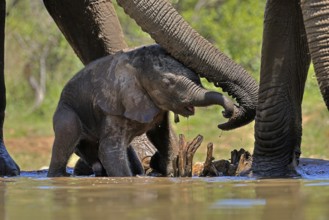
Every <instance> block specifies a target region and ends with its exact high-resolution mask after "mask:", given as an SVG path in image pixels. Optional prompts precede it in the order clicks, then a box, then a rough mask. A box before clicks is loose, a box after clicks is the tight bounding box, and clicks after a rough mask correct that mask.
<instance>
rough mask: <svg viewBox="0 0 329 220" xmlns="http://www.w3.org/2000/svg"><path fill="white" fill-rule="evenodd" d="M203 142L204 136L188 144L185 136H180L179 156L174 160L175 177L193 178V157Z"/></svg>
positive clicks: (199, 136)
mask: <svg viewBox="0 0 329 220" xmlns="http://www.w3.org/2000/svg"><path fill="white" fill-rule="evenodd" d="M202 141H203V136H201V135H198V136H197V137H196V138H194V140H193V141H192V142H191V143H190V142H186V140H185V136H184V135H183V134H180V135H179V150H178V155H177V156H176V157H175V158H174V160H173V169H174V177H191V176H192V165H193V157H194V154H195V152H196V151H197V149H198V148H199V147H200V145H201V143H202Z"/></svg>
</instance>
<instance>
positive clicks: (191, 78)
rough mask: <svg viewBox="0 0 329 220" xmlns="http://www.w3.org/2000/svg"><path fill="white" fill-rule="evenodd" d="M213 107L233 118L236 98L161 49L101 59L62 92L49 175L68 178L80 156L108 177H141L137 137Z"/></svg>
mask: <svg viewBox="0 0 329 220" xmlns="http://www.w3.org/2000/svg"><path fill="white" fill-rule="evenodd" d="M213 104H218V105H222V106H223V107H224V109H225V112H224V116H225V117H231V116H232V115H233V111H234V104H233V103H232V102H231V101H230V100H228V99H227V98H226V97H224V96H222V94H220V93H217V92H212V91H208V90H206V89H204V88H203V87H202V86H201V84H200V80H199V78H198V76H197V75H196V74H195V73H194V72H192V71H191V70H189V69H188V68H186V67H185V66H183V65H182V64H180V63H179V62H178V61H176V60H175V59H174V58H172V57H171V56H170V55H169V54H167V53H166V51H165V50H164V49H162V48H161V47H160V46H158V45H151V46H147V47H141V48H138V49H133V50H128V51H121V52H118V53H116V54H115V55H110V56H106V57H104V58H101V59H98V60H96V61H94V62H92V63H90V64H89V65H87V66H86V67H85V68H84V69H82V70H81V71H80V72H78V73H77V74H76V75H75V76H74V77H73V78H72V79H71V80H70V81H69V82H68V83H67V85H66V86H65V87H64V89H63V91H62V94H61V97H60V100H59V103H58V106H57V109H56V112H55V114H54V118H53V126H54V132H55V141H54V144H53V150H52V157H51V162H50V167H49V172H48V176H49V177H56V176H67V175H68V174H67V173H66V165H67V162H68V159H69V158H70V156H71V155H72V154H73V153H74V152H77V153H78V154H79V153H80V154H81V155H82V159H85V160H87V161H85V162H86V163H87V164H88V165H89V166H90V167H91V168H93V169H96V170H97V172H100V171H99V170H100V169H101V168H100V167H103V169H105V172H106V174H107V175H108V176H132V175H135V174H136V173H138V172H139V171H138V169H136V167H141V165H140V164H138V163H140V162H139V161H138V160H137V159H136V158H135V156H134V155H136V154H135V153H134V152H131V149H129V144H130V142H131V141H132V140H133V138H134V137H136V136H138V135H141V134H143V133H145V132H146V131H148V130H150V129H152V128H154V127H155V126H157V125H158V123H159V122H160V121H161V120H162V119H163V117H164V115H165V114H166V113H167V112H168V111H173V112H174V113H176V114H180V115H182V116H185V117H188V116H190V115H193V114H194V106H209V105H213ZM88 152H91V153H90V156H89V155H88ZM95 152H96V153H95ZM129 152H130V153H129ZM97 154H98V156H95V155H97ZM131 155H132V156H131ZM84 157H85V158H84ZM96 170H95V171H96ZM136 170H137V171H136Z"/></svg>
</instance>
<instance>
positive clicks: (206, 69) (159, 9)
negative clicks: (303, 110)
mask: <svg viewBox="0 0 329 220" xmlns="http://www.w3.org/2000/svg"><path fill="white" fill-rule="evenodd" d="M117 2H118V3H119V5H120V6H122V7H123V8H124V10H125V12H126V13H127V14H128V15H130V16H131V17H132V18H134V19H135V21H136V22H137V23H138V24H139V25H140V26H141V27H142V29H143V30H145V31H146V32H148V33H149V34H150V35H151V36H152V38H153V39H154V40H155V41H156V42H157V43H159V44H160V45H161V46H162V47H163V48H164V49H166V50H167V51H168V52H169V53H170V54H171V55H172V56H173V57H175V58H176V59H177V60H179V61H180V62H181V63H183V64H184V65H185V66H187V67H189V68H190V69H192V70H193V71H194V72H196V73H198V74H200V76H204V77H205V78H207V79H208V80H209V81H211V82H213V83H214V84H215V85H216V86H219V87H221V88H223V90H224V91H227V92H228V93H229V95H232V96H233V97H234V98H236V100H237V102H238V103H239V106H238V107H237V108H236V109H235V114H234V115H233V117H231V118H230V120H229V121H228V122H227V123H224V124H221V125H219V128H221V129H223V130H229V129H234V128H237V127H239V126H242V125H245V124H247V123H249V122H251V121H252V120H254V117H255V112H256V104H257V94H258V85H257V83H256V81H255V80H254V79H253V78H252V77H251V76H250V75H249V74H248V73H247V72H246V71H245V70H244V69H243V68H242V67H241V66H239V65H238V64H236V63H234V62H233V61H232V60H231V59H229V58H228V57H227V56H225V55H224V54H223V53H221V52H220V51H219V50H218V49H216V48H215V47H214V46H213V45H212V44H211V43H210V42H208V41H207V40H206V39H204V38H203V37H202V36H200V35H199V34H198V33H197V32H196V31H195V30H193V29H192V28H191V26H190V25H188V24H187V22H185V21H184V19H183V18H182V17H181V16H180V15H179V14H178V12H177V11H176V10H175V9H174V8H173V6H172V5H171V4H170V3H169V1H167V0H117Z"/></svg>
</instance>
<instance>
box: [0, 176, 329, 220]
mask: <svg viewBox="0 0 329 220" xmlns="http://www.w3.org/2000/svg"><path fill="white" fill-rule="evenodd" d="M328 185H329V180H301V179H275V180H255V179H246V178H229V179H228V178H150V177H145V178H137V177H135V178H56V179H48V178H27V177H25V178H22V177H21V178H11V179H1V178H0V219H54V220H55V219H56V220H58V219H100V218H101V219H143V220H145V219H166V220H167V219H180V220H185V219H186V220H187V219H189V220H190V219H244V220H248V219H252V220H254V219H326V218H327V216H329V213H328V210H327V204H328V202H329V190H328V189H329V186H328Z"/></svg>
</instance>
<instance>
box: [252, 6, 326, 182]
mask: <svg viewBox="0 0 329 220" xmlns="http://www.w3.org/2000/svg"><path fill="white" fill-rule="evenodd" d="M328 8H329V2H328V1H323V0H322V1H321V0H311V1H310V0H309V1H306V0H301V1H299V0H291V1H286V0H268V1H267V4H266V9H265V18H264V32H263V47H262V62H261V76H260V88H259V102H258V108H257V114H256V124H255V149H254V158H253V165H252V169H253V172H254V173H255V174H256V175H260V176H287V175H288V176H289V175H295V174H296V172H295V166H296V165H298V160H299V156H300V154H301V150H300V145H301V137H302V115H301V112H302V111H301V103H302V99H303V93H304V86H305V81H306V77H307V72H308V69H309V65H310V61H311V57H312V60H313V63H314V67H315V72H316V76H317V79H318V83H319V86H320V90H321V93H322V96H323V98H324V100H325V102H326V105H327V108H329V89H328V85H329V84H328V82H329V81H328V80H329V76H328V66H329V62H328V57H329V50H328V45H329V34H328V33H329V32H328V31H329V22H328V21H329V17H328V15H329V13H328ZM310 55H311V56H310Z"/></svg>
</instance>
